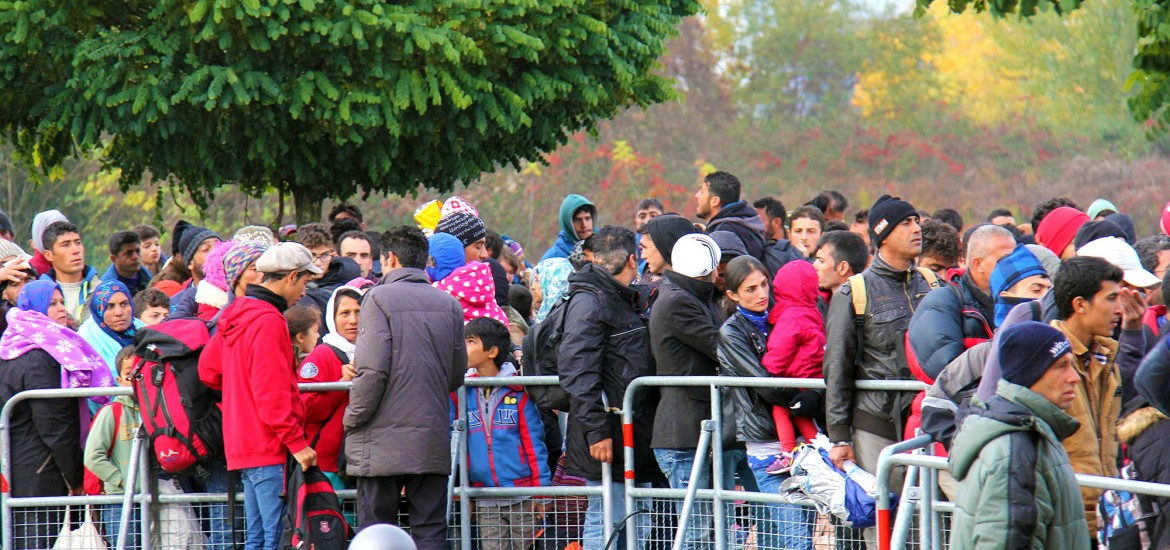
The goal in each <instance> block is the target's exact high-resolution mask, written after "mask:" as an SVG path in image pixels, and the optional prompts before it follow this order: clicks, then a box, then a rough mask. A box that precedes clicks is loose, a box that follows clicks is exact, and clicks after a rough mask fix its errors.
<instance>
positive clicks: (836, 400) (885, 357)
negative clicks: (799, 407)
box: [825, 253, 931, 441]
mask: <svg viewBox="0 0 1170 550" xmlns="http://www.w3.org/2000/svg"><path fill="white" fill-rule="evenodd" d="M862 277H864V278H865V288H866V296H867V299H866V311H865V316H864V321H865V324H864V327H863V329H862V330H864V333H863V335H864V346H865V349H857V327H856V326H855V325H854V313H853V291H852V289H851V288H850V286H851V285H850V283H848V282H846V283H845V284H844V285H841V288H838V289H837V292H836V295H835V296H833V299H832V300H831V301H830V304H829V316H828V318H827V319H826V320H825V321H826V325H827V332H828V342H829V345H828V348H827V349H826V350H825V384H826V386H827V394H826V396H825V416H826V420H827V422H828V432H829V438H830V439H832V440H833V441H852V440H853V433H852V432H853V428H854V427H857V428H859V429H862V430H865V431H867V432H870V433H874V434H877V435H881V436H883V437H887V438H889V439H894V440H898V439H901V435H902V427H903V424H904V422H905V419H906V415H907V413H908V412H909V409H910V404H911V402H912V401H913V398H914V394H913V393H908V392H900V393H899V392H888V391H865V390H858V389H856V388H855V385H854V382H855V381H857V380H914V376H913V375H912V374H911V373H910V369H909V368H908V367H907V366H906V357H905V352H904V350H903V335H904V333H905V331H906V327H908V326H909V325H910V317H911V316H912V315H913V314H914V310H915V309H917V307H918V304H919V302H921V301H922V298H923V297H924V296H926V294H927V293H928V292H930V290H931V288H930V284H929V283H927V281H926V279H924V278H923V277H922V274H921V273H919V272H918V270H917V269H914V268H913V267H911V268H910V269H906V270H896V269H894V268H893V267H891V266H890V264H888V263H886V262H885V260H883V259H882V257H881V254H880V253H879V254H878V255H876V256H874V259H873V263H872V264H870V266H869V267H868V268H866V269H865V271H863V272H862Z"/></svg>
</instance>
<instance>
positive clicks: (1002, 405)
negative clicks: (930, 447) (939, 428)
mask: <svg viewBox="0 0 1170 550" xmlns="http://www.w3.org/2000/svg"><path fill="white" fill-rule="evenodd" d="M997 392H998V393H997V396H996V397H993V398H992V399H991V401H990V402H989V403H988V405H987V406H986V408H980V407H979V405H978V404H976V403H974V402H973V403H972V409H973V410H972V412H971V414H970V415H969V416H967V418H966V419H965V420H964V421H963V426H962V427H960V429H959V430H960V432H961V435H962V437H958V436H957V435H956V437H955V438H954V445H953V446H952V447H951V451H950V455H949V459H948V462H949V464H950V467H951V474H953V475H954V476H955V479H957V480H959V481H962V480H963V479H965V478H966V477H967V474H968V473H969V472H970V471H971V465H972V464H974V463H975V459H976V458H978V457H979V453H980V452H981V451H982V450H983V448H984V447H985V446H987V444H988V443H990V442H991V441H992V440H994V439H995V438H997V437H999V436H1001V435H1004V434H1007V433H1010V432H1022V431H1036V432H1039V433H1040V434H1041V435H1042V436H1043V435H1044V434H1045V430H1044V428H1043V427H1041V423H1044V424H1046V425H1047V427H1048V431H1050V432H1051V436H1052V437H1054V440H1053V443H1054V444H1057V445H1059V444H1060V441H1062V440H1064V439H1065V438H1067V437H1068V436H1070V435H1072V434H1074V433H1076V431H1077V430H1078V429H1080V427H1081V423H1080V422H1078V421H1077V419H1075V418H1073V417H1072V416H1069V414H1068V413H1066V412H1064V411H1062V410H1060V408H1058V407H1057V406H1056V405H1053V404H1052V403H1051V402H1050V401H1048V400H1047V399H1045V398H1044V397H1042V396H1041V395H1040V394H1037V393H1036V392H1033V391H1032V390H1030V389H1028V388H1025V387H1023V386H1017V385H1016V384H1012V383H1011V382H1007V381H1005V380H1000V381H999V385H998V387H997Z"/></svg>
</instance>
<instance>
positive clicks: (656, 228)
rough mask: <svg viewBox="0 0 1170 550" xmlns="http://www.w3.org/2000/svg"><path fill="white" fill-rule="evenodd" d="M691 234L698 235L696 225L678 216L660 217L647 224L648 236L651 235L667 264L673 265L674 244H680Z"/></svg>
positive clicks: (667, 215)
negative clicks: (684, 236)
mask: <svg viewBox="0 0 1170 550" xmlns="http://www.w3.org/2000/svg"><path fill="white" fill-rule="evenodd" d="M691 233H698V231H697V230H695V224H693V223H691V220H688V219H686V218H684V217H682V216H679V215H676V214H666V215H663V216H658V217H657V218H654V219H652V220H650V221H649V222H648V223H647V224H646V234H647V235H650V240H651V241H653V242H654V247H655V248H657V249H658V253H659V254H662V259H664V260H666V263H667V264H671V263H673V262H671V260H670V252H671V251H672V250H674V243H676V242H678V240H679V239H680V238H682V236H683V235H690V234H691Z"/></svg>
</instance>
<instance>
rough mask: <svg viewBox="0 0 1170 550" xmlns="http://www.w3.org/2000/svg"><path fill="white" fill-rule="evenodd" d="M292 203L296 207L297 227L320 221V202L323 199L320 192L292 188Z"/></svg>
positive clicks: (298, 187)
mask: <svg viewBox="0 0 1170 550" xmlns="http://www.w3.org/2000/svg"><path fill="white" fill-rule="evenodd" d="M292 194H293V203H294V204H295V205H296V207H297V225H305V224H307V223H317V222H320V221H321V201H322V200H323V198H324V197H322V196H321V193H320V191H318V190H315V189H307V188H304V187H300V186H297V187H293V189H292Z"/></svg>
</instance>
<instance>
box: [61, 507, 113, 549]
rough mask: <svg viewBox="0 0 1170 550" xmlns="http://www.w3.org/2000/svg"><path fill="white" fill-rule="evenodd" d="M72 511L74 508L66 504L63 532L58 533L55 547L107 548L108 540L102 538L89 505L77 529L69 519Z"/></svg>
mask: <svg viewBox="0 0 1170 550" xmlns="http://www.w3.org/2000/svg"><path fill="white" fill-rule="evenodd" d="M71 512H72V510H70V509H69V507H68V506H66V507H65V522H64V523H63V524H62V525H61V534H59V535H57V542H56V543H54V544H53V549H54V550H106V548H107V547H106V541H105V540H104V539H102V535H101V533H99V532H98V528H97V525H95V524H94V523H93V513H92V512H91V511H90V509H89V506H86V507H85V521H84V522H82V524H81V525H80V526H78V527H77V529H71V528H70V525H69V521H70V518H71V517H72V515H73V514H72V513H71Z"/></svg>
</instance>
